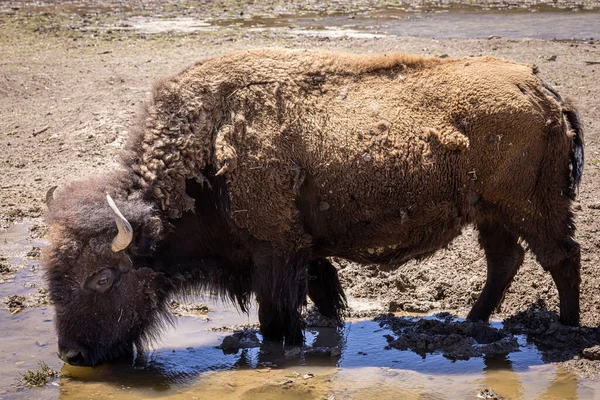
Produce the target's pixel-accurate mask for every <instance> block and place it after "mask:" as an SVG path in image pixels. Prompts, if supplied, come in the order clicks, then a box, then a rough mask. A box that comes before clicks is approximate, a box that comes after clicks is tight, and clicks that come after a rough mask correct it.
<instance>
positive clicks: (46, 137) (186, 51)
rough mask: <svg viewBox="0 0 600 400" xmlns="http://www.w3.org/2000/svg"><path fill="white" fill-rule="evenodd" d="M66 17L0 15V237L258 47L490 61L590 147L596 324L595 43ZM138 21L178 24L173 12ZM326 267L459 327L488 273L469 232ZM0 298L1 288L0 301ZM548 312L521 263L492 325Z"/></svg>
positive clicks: (585, 241)
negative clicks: (211, 63)
mask: <svg viewBox="0 0 600 400" xmlns="http://www.w3.org/2000/svg"><path fill="white" fill-rule="evenodd" d="M142 3H143V2H142ZM258 3H259V4H258ZM258 3H257V4H258V5H257V6H256V7H257V10H259V11H260V12H264V10H263V8H261V7H264V4H263V3H262V2H258ZM584 3H585V2H584ZM74 4H79V3H74ZM107 4H108V3H107ZM143 4H146V3H143ZM186 4H187V3H186ZM195 4H196V6H195V7H196V8H194V10H195V11H194V13H196V14H198V13H199V14H202V11H199V10H200V9H201V6H202V4H198V2H196V3H195ZM218 4H221V6H222V7H224V8H222V9H221V8H219V7H213V8H211V9H207V10H206V11H205V12H206V13H207V14H209V15H210V16H211V17H213V18H214V17H215V15H217V14H218V15H221V14H226V15H228V16H230V15H232V13H233V14H236V13H237V14H239V12H244V11H245V12H251V11H252V10H250V11H249V10H247V9H241V8H240V7H238V6H235V3H234V6H232V7H229V9H227V6H223V5H222V4H223V3H218ZM236 7H238V8H236ZM111 10H112V11H111ZM269 10H271V11H272V10H273V8H270V9H269ZM71 11H72V10H70V9H62V10H60V12H58V11H56V10H55V9H45V8H40V9H29V8H28V6H27V5H26V4H25V3H23V2H6V3H4V4H2V11H1V12H0V55H1V56H0V227H2V228H6V227H8V226H10V225H11V224H13V223H14V222H15V221H20V220H23V219H27V220H33V221H34V227H33V229H32V236H36V237H40V236H43V233H44V222H43V215H44V201H43V200H44V195H45V193H46V191H47V190H48V188H49V187H51V186H53V185H63V184H65V183H66V182H69V181H71V180H73V179H76V178H80V177H84V176H89V175H95V174H99V173H102V172H104V171H107V170H110V169H112V168H115V167H116V166H117V163H116V158H117V154H118V152H119V150H120V148H121V145H122V144H123V142H124V140H125V138H126V136H127V128H128V125H129V124H130V123H131V122H132V121H133V117H134V115H135V113H136V110H137V109H138V107H139V105H140V104H141V103H142V102H143V101H144V99H146V98H147V96H148V93H149V89H150V87H151V85H152V83H153V81H154V80H155V79H156V78H158V77H160V76H164V75H169V74H173V73H176V72H178V71H179V70H181V69H183V68H185V67H186V66H188V65H190V64H192V63H194V62H195V61H198V60H200V59H203V58H207V57H211V56H215V55H220V54H224V53H227V52H231V51H239V50H246V49H250V48H260V47H283V48H323V49H329V50H339V51H345V52H355V53H376V52H389V51H406V52H410V53H419V54H424V55H438V56H444V57H445V56H450V57H465V56H479V55H494V56H498V57H504V58H508V59H512V60H516V61H519V62H523V63H533V64H536V65H538V66H539V69H540V71H541V76H542V77H543V78H544V79H545V80H546V81H548V82H549V83H550V84H551V85H553V86H554V87H555V88H556V89H557V90H558V91H559V92H560V93H561V94H562V95H563V96H569V97H571V98H573V99H574V100H575V102H576V104H577V105H578V106H579V109H580V112H581V118H582V120H583V125H584V129H585V144H586V148H585V156H586V158H585V169H584V177H583V181H582V185H581V189H580V193H579V196H578V199H577V201H576V203H575V210H576V224H577V228H578V230H577V234H576V239H577V240H578V241H579V242H580V243H581V246H582V285H581V299H582V303H581V308H582V314H581V316H582V323H583V324H584V325H586V326H588V327H592V328H596V327H597V326H598V325H599V324H600V290H599V289H600V274H598V273H597V269H598V268H597V267H598V262H599V258H600V237H599V236H598V235H597V233H598V230H599V228H600V222H599V219H598V217H599V216H600V196H599V195H600V175H599V168H600V155H599V143H598V132H599V131H600V100H599V99H600V80H598V78H597V77H598V75H599V74H600V65H599V63H600V42H599V41H597V40H587V41H549V40H533V39H504V38H497V37H491V38H488V39H465V40H455V39H452V40H451V39H447V40H443V39H423V38H411V37H368V38H352V37H347V36H343V35H341V36H339V37H322V36H311V35H304V34H297V33H293V32H292V31H291V30H290V31H288V30H285V29H282V30H252V29H247V28H245V27H243V26H229V27H225V28H223V29H219V30H218V31H213V30H206V31H198V32H193V33H185V34H176V33H167V34H157V35H142V34H136V33H134V32H131V31H130V30H119V29H113V30H111V29H105V28H103V27H101V25H102V26H105V25H103V24H109V25H110V26H114V27H119V26H120V27H125V28H126V27H127V26H126V25H127V24H126V23H124V22H122V21H121V20H120V19H119V18H118V13H116V12H114V10H113V9H110V8H109V11H106V12H101V13H98V12H96V11H94V12H81V10H79V11H78V13H76V14H72V13H71ZM142 11H143V12H144V13H152V12H155V13H158V14H160V13H162V14H169V13H171V14H173V13H177V12H178V11H181V10H180V9H178V8H175V9H168V8H161V9H158V10H156V9H150V8H146V9H144V10H142ZM142 11H140V12H142ZM256 12H257V13H258V11H256ZM215 13H217V14H215ZM144 15H148V14H144ZM183 15H185V13H184V14H183ZM0 245H1V244H0ZM0 256H2V257H4V258H0V274H1V275H2V276H4V275H8V274H11V273H14V271H13V270H12V267H11V265H10V263H8V262H7V261H6V257H8V256H10V255H9V254H1V253H0ZM335 261H336V265H337V266H338V267H339V269H340V275H341V279H342V283H343V285H344V287H345V288H346V291H347V293H348V294H349V295H351V296H353V297H364V298H368V299H372V300H373V299H374V300H377V301H378V302H379V303H380V304H381V305H382V307H383V309H384V310H387V311H409V312H430V311H434V310H447V311H451V312H453V313H455V314H457V315H459V316H464V315H466V312H467V311H468V310H469V308H470V306H471V305H472V304H473V303H474V302H475V300H476V298H477V296H478V294H479V292H480V290H481V289H482V287H483V284H484V279H485V275H486V271H485V258H484V255H483V252H482V251H481V250H480V249H479V246H478V245H477V233H476V232H475V231H473V230H471V229H466V230H465V231H464V234H463V235H462V236H461V237H459V238H458V239H456V240H455V241H454V242H453V243H452V244H451V245H450V246H448V248H447V249H444V250H441V251H439V252H438V253H437V254H436V255H435V256H433V257H432V258H430V259H428V260H425V261H423V262H419V263H417V262H409V263H407V264H405V265H403V266H401V267H399V268H379V267H375V266H362V265H356V264H352V263H348V262H345V261H343V260H335ZM2 276H0V278H1V277H2ZM9 295H11V293H5V290H4V289H2V295H1V296H0V297H2V298H7V297H8V296H9ZM13 300H15V299H13ZM17 300H19V299H17ZM546 308H547V309H548V310H551V311H555V310H557V308H558V295H557V291H556V288H555V286H554V284H553V283H552V281H551V278H550V275H549V274H546V273H544V271H543V270H542V269H541V267H540V266H539V264H537V262H536V261H535V260H534V259H533V258H532V257H531V256H530V255H528V256H527V257H526V260H525V263H524V265H523V266H522V268H521V270H520V271H519V273H518V274H517V276H516V278H515V280H514V282H513V284H512V286H511V287H510V289H509V291H508V293H507V294H506V298H505V300H504V302H503V304H502V306H501V309H500V310H499V312H498V313H497V314H496V315H495V316H494V317H495V318H501V319H503V318H506V317H508V316H511V315H514V314H516V313H518V312H533V311H532V310H534V309H546ZM590 358H593V357H590Z"/></svg>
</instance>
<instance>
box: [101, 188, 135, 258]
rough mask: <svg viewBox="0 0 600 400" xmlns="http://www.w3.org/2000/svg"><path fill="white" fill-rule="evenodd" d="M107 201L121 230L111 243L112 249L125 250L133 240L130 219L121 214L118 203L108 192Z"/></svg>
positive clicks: (116, 250)
mask: <svg viewBox="0 0 600 400" xmlns="http://www.w3.org/2000/svg"><path fill="white" fill-rule="evenodd" d="M106 201H107V202H108V205H109V206H110V208H111V209H112V210H113V212H114V213H115V222H116V223H117V229H118V230H119V233H117V236H115V238H114V239H113V241H112V245H111V248H112V251H114V252H115V253H116V252H118V251H121V250H125V249H126V248H127V246H129V244H130V243H131V241H132V240H133V229H132V228H131V224H130V223H129V221H127V220H126V219H125V217H124V216H123V214H121V211H119V209H118V208H117V205H116V204H115V202H114V201H113V199H112V198H111V197H110V196H109V195H108V194H107V195H106Z"/></svg>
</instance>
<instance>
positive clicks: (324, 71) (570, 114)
mask: <svg viewBox="0 0 600 400" xmlns="http://www.w3.org/2000/svg"><path fill="white" fill-rule="evenodd" d="M123 160H124V166H125V172H123V174H122V175H119V178H115V177H113V178H110V179H106V181H105V182H106V183H105V184H100V185H98V184H93V185H90V186H89V187H94V188H93V190H91V191H86V192H85V193H82V194H81V195H79V194H77V193H76V191H77V190H81V189H80V188H79V185H78V184H75V185H73V186H72V187H71V188H70V189H68V190H70V191H72V192H70V193H65V192H63V193H62V194H61V195H60V197H59V199H58V200H57V201H55V204H54V205H53V210H52V217H53V219H54V221H55V226H54V227H53V232H54V233H53V247H52V249H51V250H50V251H49V255H50V256H49V258H48V260H49V261H48V262H47V265H48V267H49V269H50V272H49V276H50V279H51V282H52V279H54V280H55V282H58V281H59V279H60V278H58V276H60V274H62V273H66V272H68V273H73V274H75V275H77V276H78V277H79V278H78V279H85V277H86V276H89V273H90V271H88V269H93V268H92V267H91V266H84V265H80V264H81V262H77V263H76V264H73V263H71V264H70V265H69V266H65V265H58V264H59V263H58V261H57V260H60V259H63V258H64V257H65V253H66V252H68V251H69V250H68V248H65V249H62V248H60V246H58V245H57V243H62V241H64V240H66V239H64V236H69V237H70V240H77V241H81V242H82V243H87V241H88V240H89V241H93V240H96V241H100V242H103V241H105V242H106V243H108V242H109V238H110V235H109V233H110V234H112V235H114V227H113V226H111V225H110V222H111V220H110V218H108V216H107V213H109V209H108V208H107V206H106V205H105V204H103V202H102V200H101V199H102V196H103V193H104V191H108V192H110V194H111V195H114V197H115V201H117V204H118V205H119V207H123V210H122V211H123V214H124V215H125V217H126V218H128V219H130V221H132V225H134V231H135V232H136V240H135V244H134V245H133V246H132V247H131V248H130V249H127V250H126V251H125V252H122V253H125V254H129V255H131V256H132V257H133V264H132V265H133V266H132V267H130V268H133V269H134V271H137V269H136V268H138V267H139V263H146V264H147V265H148V268H150V269H151V270H153V271H155V273H156V272H157V271H159V272H160V273H161V274H163V275H164V276H165V277H166V278H165V279H167V280H168V281H169V282H170V283H169V284H170V285H171V286H170V287H169V288H168V289H164V292H165V293H172V292H173V291H176V290H183V289H182V286H181V285H178V284H175V283H173V278H172V276H174V275H176V274H175V273H174V272H173V268H175V267H166V265H168V263H169V257H175V256H176V255H178V254H179V255H183V256H184V258H186V260H187V261H186V262H185V263H182V264H181V265H182V267H181V268H180V269H179V270H178V272H177V274H181V273H184V272H182V271H186V270H187V271H190V270H195V269H199V270H201V269H202V267H201V266H198V265H199V264H201V262H200V260H207V259H209V260H213V261H210V262H209V264H210V265H212V266H213V267H214V268H213V267H210V268H213V269H210V268H209V269H210V270H211V271H212V272H210V273H204V274H201V275H202V276H203V279H204V280H205V282H204V283H200V281H201V279H200V278H198V279H200V280H199V281H198V282H196V283H195V284H194V285H195V286H196V287H197V286H200V287H218V288H220V290H221V291H223V292H226V293H228V295H229V296H230V297H232V298H234V299H237V302H238V303H239V304H240V305H241V306H242V307H245V304H246V302H247V300H248V296H249V294H250V293H252V292H253V293H255V294H256V297H257V300H258V302H259V303H260V311H259V317H260V320H261V325H262V330H263V333H264V334H265V336H267V337H269V338H275V339H280V338H282V337H285V338H286V340H287V341H289V342H297V341H299V340H301V337H302V334H301V331H300V323H299V314H298V308H299V307H301V305H302V304H303V303H304V301H305V298H306V295H307V293H308V294H309V295H311V297H312V298H314V299H316V301H317V302H319V301H320V302H321V308H323V310H325V309H329V313H333V314H337V312H338V311H339V309H340V308H341V307H343V305H344V304H345V303H344V301H345V299H344V298H343V293H341V289H336V288H337V287H338V286H337V285H338V282H337V276H336V275H333V274H331V273H330V272H331V271H329V272H327V271H328V267H329V266H330V264H329V263H328V262H327V261H326V260H325V259H324V257H327V256H339V257H345V258H348V259H351V260H355V261H358V262H375V263H395V264H397V263H401V262H404V261H406V260H409V259H411V258H420V257H424V256H427V255H428V254H431V253H432V252H434V251H436V250H437V249H439V248H440V247H442V246H445V245H446V244H448V243H449V242H450V241H451V240H452V239H453V238H454V237H456V236H457V235H458V234H460V232H461V229H462V227H463V226H465V225H466V224H471V223H473V224H475V225H476V226H477V227H478V228H479V229H480V234H481V244H482V246H483V248H484V249H485V250H486V254H487V257H488V270H489V271H488V282H487V284H486V286H485V288H484V291H483V293H482V295H481V297H480V299H479V301H478V302H477V303H476V305H475V306H474V308H473V310H472V312H471V314H470V317H471V318H472V319H487V318H488V317H489V315H490V313H491V310H493V308H494V307H495V306H496V305H497V304H498V302H499V301H500V300H501V297H502V294H503V292H504V290H505V289H506V287H507V286H508V285H509V284H510V281H511V279H512V277H513V276H514V274H515V273H516V271H517V269H518V267H519V265H520V264H521V262H522V257H523V249H522V247H521V245H520V244H519V242H520V241H519V238H524V239H525V240H526V241H527V242H528V244H529V246H530V248H531V250H532V251H533V252H534V253H535V255H536V256H537V258H538V260H539V262H540V263H541V264H542V266H543V267H544V268H545V269H547V270H549V271H550V272H551V273H552V276H553V277H554V280H555V282H556V284H557V286H558V288H559V292H560V297H561V320H562V321H563V322H565V323H569V324H576V323H577V322H578V313H579V305H578V287H579V259H578V257H579V247H578V245H577V244H576V243H575V242H574V241H573V240H572V236H573V231H574V226H573V221H572V213H571V209H570V205H571V201H572V199H573V197H574V194H575V191H576V188H577V185H578V183H579V179H580V177H581V165H582V160H583V137H582V133H581V128H580V124H579V122H578V119H577V116H576V113H575V111H574V109H573V107H572V106H571V105H570V104H568V103H565V102H563V101H562V100H561V99H560V97H559V96H558V94H557V93H556V92H554V91H553V90H552V89H551V88H549V87H548V86H547V85H545V84H544V83H543V82H542V81H541V80H540V79H539V78H538V77H537V76H536V74H535V73H534V71H533V70H532V68H531V67H529V66H525V65H521V64H516V63H512V62H508V61H504V60H499V59H496V58H493V57H484V58H466V59H444V60H441V59H438V58H423V57H417V56H408V55H404V54H384V55H377V56H356V55H343V54H335V53H327V52H318V51H280V50H261V51H248V52H241V53H235V54H230V55H227V56H224V57H219V58H214V59H210V60H208V61H205V62H203V63H199V64H197V65H195V66H193V67H191V68H189V69H187V70H185V71H183V72H182V73H180V74H178V75H176V76H173V77H171V78H168V79H164V80H162V81H161V82H159V83H158V84H157V85H156V87H155V88H154V91H153V95H152V99H151V101H150V102H149V103H148V104H147V106H146V107H145V109H144V111H143V112H142V115H141V117H140V121H139V123H138V125H137V127H136V128H135V129H134V130H132V134H131V137H130V141H129V144H128V146H127V150H126V151H125V152H124V154H123ZM84 191H85V190H84ZM150 209H151V210H152V211H150ZM191 211H195V214H193V213H192V212H191ZM96 212H98V218H94V219H92V220H89V219H88V216H89V215H90V214H94V213H96ZM73 215H78V216H79V218H80V220H77V218H76V217H73ZM105 218H106V219H105ZM153 218H154V219H153ZM152 220H153V221H154V223H153V224H154V225H152V227H149V224H148V221H152ZM186 221H187V222H186ZM173 226H174V228H173ZM194 230H196V231H194ZM98 232H103V235H104V236H102V237H100V238H98V237H96V238H95V239H94V238H91V237H92V236H93V235H98ZM142 232H146V233H142ZM190 232H195V233H193V234H189V233H190ZM140 237H145V238H146V239H144V241H141V239H140ZM90 238H91V239H90ZM66 242H69V240H66ZM142 242H144V243H142ZM165 243H173V244H172V245H170V246H165ZM63 246H64V245H63ZM182 248H185V249H186V250H185V251H182V250H181V249H182ZM166 249H168V250H166ZM111 257H113V258H114V257H116V258H119V257H121V258H122V257H125V255H124V254H117V255H111ZM136 257H137V258H136ZM141 260H145V261H141ZM157 260H161V261H160V262H158V261H157ZM190 260H192V262H191V264H190ZM115 262H116V261H115ZM202 262H205V261H202ZM146 264H144V265H146ZM158 264H161V265H162V266H161V267H158V266H157V265H158ZM111 265H117V264H114V263H112V264H111ZM218 265H223V267H219V266H218ZM319 265H321V266H322V267H323V268H324V269H323V273H319V274H317V273H315V272H314V268H315V267H316V266H319ZM307 266H308V268H309V269H311V271H309V275H310V276H325V277H328V278H327V279H331V284H330V285H331V286H328V287H331V288H334V289H332V292H330V293H324V294H323V296H319V295H318V294H317V293H318V291H319V290H318V288H319V287H327V284H325V286H323V285H322V282H319V284H318V285H317V284H316V283H313V284H312V286H311V283H310V280H309V281H308V284H307ZM169 268H171V269H169ZM219 268H222V269H223V270H225V271H226V272H222V271H221V272H215V271H220V270H219ZM63 269H66V270H65V271H66V272H65V271H63ZM175 269H176V268H175ZM57 271H60V272H57ZM229 274H230V276H236V277H241V276H245V277H246V278H243V279H241V278H240V279H237V278H236V279H233V278H232V279H233V280H231V282H230V283H226V281H227V279H226V278H224V276H225V277H226V276H229ZM240 274H241V275H240ZM211 277H212V278H211ZM234 281H235V282H234ZM207 282H210V283H207ZM194 285H192V286H194ZM228 285H229V286H228ZM307 285H308V286H307ZM57 286H59V285H57ZM224 286H226V287H227V289H224ZM161 290H163V289H161ZM51 291H52V290H51ZM164 296H167V294H165V295H164ZM323 299H327V300H323ZM327 302H329V303H330V304H324V303H327ZM59 335H60V329H59ZM128 340H129V339H128Z"/></svg>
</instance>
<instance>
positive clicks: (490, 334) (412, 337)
mask: <svg viewBox="0 0 600 400" xmlns="http://www.w3.org/2000/svg"><path fill="white" fill-rule="evenodd" d="M375 321H377V322H379V325H380V326H381V327H383V328H388V329H391V330H392V331H393V332H394V333H395V334H396V335H398V337H396V338H394V337H393V336H392V335H386V339H387V341H388V348H396V349H399V350H410V351H413V352H415V353H417V354H420V355H421V356H423V357H425V355H426V354H427V353H434V352H439V353H441V354H443V355H444V357H446V358H448V359H451V360H468V359H469V358H471V357H481V356H483V355H504V354H508V353H511V352H513V351H517V350H518V349H519V343H518V341H517V338H515V337H514V336H512V335H510V334H509V333H508V332H507V331H505V330H503V329H496V328H493V327H491V326H490V325H489V324H487V323H484V322H471V321H457V320H456V319H455V318H454V317H453V316H451V315H449V314H447V313H440V314H437V315H436V316H435V318H433V319H416V318H409V317H396V316H394V315H393V314H386V315H382V316H379V317H377V318H376V319H375Z"/></svg>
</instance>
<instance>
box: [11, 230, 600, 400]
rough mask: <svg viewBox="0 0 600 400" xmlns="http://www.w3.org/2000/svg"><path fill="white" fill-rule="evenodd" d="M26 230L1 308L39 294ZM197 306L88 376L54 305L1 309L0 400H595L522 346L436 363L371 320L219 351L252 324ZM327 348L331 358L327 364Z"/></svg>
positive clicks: (226, 311)
mask: <svg viewBox="0 0 600 400" xmlns="http://www.w3.org/2000/svg"><path fill="white" fill-rule="evenodd" d="M30 225H31V224H20V225H15V226H13V227H12V228H11V229H9V230H8V231H4V232H0V248H1V251H2V254H3V255H5V256H7V255H8V257H9V262H10V263H11V265H17V266H18V271H17V272H16V274H15V276H14V277H9V278H7V277H6V276H4V277H3V278H4V279H3V283H1V284H0V297H2V298H4V297H5V296H8V295H12V294H21V295H23V296H25V297H28V296H34V295H35V293H36V292H35V291H36V289H39V285H42V275H41V272H40V271H39V269H38V268H37V264H38V262H37V261H35V260H30V259H28V258H27V257H26V256H25V254H27V252H28V251H29V250H31V248H32V247H33V246H39V245H43V242H41V241H31V240H29V239H27V238H28V235H29V230H28V228H29V226H30ZM32 283H33V284H35V285H36V287H30V286H31V284H32ZM24 285H25V286H27V287H25V286H24ZM197 300H198V301H201V302H204V303H206V304H208V306H209V310H210V311H209V312H208V315H207V316H208V318H200V317H192V316H182V317H179V318H178V319H177V326H176V327H173V328H170V329H169V330H168V331H167V332H165V335H164V337H163V340H162V341H161V342H160V343H158V344H156V345H155V347H154V349H153V350H152V351H151V352H149V353H148V354H147V355H146V358H145V359H140V358H138V360H136V361H135V362H134V361H132V360H126V361H119V362H115V363H111V364H107V365H102V366H100V367H98V368H95V369H92V368H81V367H72V366H68V365H64V364H63V363H62V362H61V361H60V360H59V359H58V358H57V357H56V354H55V351H56V336H55V333H54V330H53V324H52V318H53V310H52V307H51V306H41V307H28V308H25V309H24V310H23V311H22V312H20V313H16V314H14V315H11V313H10V312H9V311H7V310H6V309H2V310H0V331H1V332H2V340H1V341H0V398H2V399H3V398H6V399H12V398H40V399H55V398H60V399H88V398H91V399H94V398H97V399H104V398H119V399H147V398H155V397H161V396H169V397H170V398H175V399H179V398H181V399H194V398H196V399H214V398H224V399H225V398H244V399H254V398H255V399H271V398H272V399H282V398H283V399H296V398H323V399H327V398H336V399H345V398H355V399H359V398H360V399H370V398H403V399H423V398H427V399H446V398H448V399H454V398H464V399H468V398H473V399H475V398H476V396H477V394H478V392H479V391H480V390H482V389H485V388H489V387H491V388H492V389H493V390H494V391H495V392H496V393H497V394H498V395H500V396H504V397H505V398H509V399H519V398H522V399H534V398H537V399H563V398H582V399H583V398H585V399H587V398H589V399H591V398H598V397H600V382H598V381H594V380H586V379H579V378H577V377H576V376H575V375H573V374H572V373H570V372H567V371H565V370H563V369H561V368H560V367H557V366H556V365H552V364H545V363H544V362H543V361H542V355H541V352H540V351H539V350H538V349H537V348H536V347H535V346H534V345H532V344H530V343H527V341H526V340H525V338H523V337H518V340H519V345H520V348H519V351H518V352H514V353H511V354H509V355H507V356H501V357H474V358H471V359H469V360H454V361H452V360H449V359H447V358H445V357H443V356H442V355H439V354H428V355H427V356H426V357H422V356H420V355H418V354H415V353H413V352H411V351H400V350H397V349H386V345H387V341H386V339H385V337H384V335H386V334H391V333H392V332H391V331H388V330H387V329H382V328H381V327H380V326H379V324H378V323H376V322H374V321H371V320H354V321H349V322H347V323H346V324H345V325H344V327H343V328H342V329H339V330H336V329H334V328H308V329H307V331H306V345H305V346H304V347H302V348H299V347H289V348H284V347H282V346H281V345H279V344H274V343H262V340H261V337H260V334H257V335H256V338H257V339H258V341H257V342H256V343H252V342H251V343H250V345H249V346H248V348H243V349H234V350H232V351H227V352H225V351H223V350H221V349H220V348H219V347H218V346H219V345H220V344H221V342H222V340H223V338H224V337H226V336H228V335H230V334H231V331H230V330H227V329H225V330H223V329H220V328H222V327H224V326H231V325H239V324H253V323H256V321H257V318H256V310H255V309H253V310H252V311H251V313H250V315H243V314H239V313H238V312H237V311H235V309H233V308H232V307H230V306H227V305H223V304H222V303H220V302H217V301H215V299H214V298H211V297H204V298H200V299H197ZM352 304H353V305H354V306H356V307H359V306H361V305H363V306H364V304H365V303H362V302H359V301H357V300H355V301H353V303H352ZM427 318H432V317H427ZM494 325H495V326H497V327H499V326H500V323H499V322H495V323H494ZM332 349H339V350H340V351H339V354H336V353H335V351H334V353H333V355H332V353H331V351H332ZM39 360H43V361H45V362H46V363H47V364H49V365H50V366H51V367H53V368H55V369H57V370H59V371H60V372H61V374H62V376H61V378H58V379H56V380H54V381H52V382H50V383H49V384H48V385H47V386H46V387H44V388H42V389H18V388H17V386H16V378H17V377H18V374H19V372H24V371H25V370H27V369H35V368H36V367H37V363H38V361H39ZM331 396H334V397H331Z"/></svg>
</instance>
